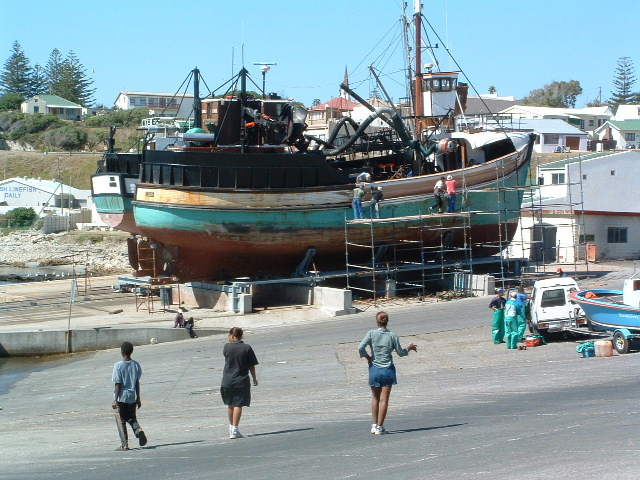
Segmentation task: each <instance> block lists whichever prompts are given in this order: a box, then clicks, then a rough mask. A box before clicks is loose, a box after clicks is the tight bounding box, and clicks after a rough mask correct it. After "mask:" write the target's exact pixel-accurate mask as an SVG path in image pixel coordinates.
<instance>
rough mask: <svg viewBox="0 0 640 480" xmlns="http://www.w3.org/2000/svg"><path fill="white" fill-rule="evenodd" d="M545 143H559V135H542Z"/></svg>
mask: <svg viewBox="0 0 640 480" xmlns="http://www.w3.org/2000/svg"><path fill="white" fill-rule="evenodd" d="M543 138H544V143H545V144H546V145H560V135H543Z"/></svg>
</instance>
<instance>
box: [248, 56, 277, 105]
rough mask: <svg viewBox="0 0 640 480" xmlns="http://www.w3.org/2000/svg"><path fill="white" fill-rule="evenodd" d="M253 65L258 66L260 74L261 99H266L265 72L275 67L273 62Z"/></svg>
mask: <svg viewBox="0 0 640 480" xmlns="http://www.w3.org/2000/svg"><path fill="white" fill-rule="evenodd" d="M253 64H254V65H260V71H261V72H262V98H267V91H266V90H265V88H266V86H265V85H266V81H267V72H268V71H269V70H271V67H273V66H275V65H277V63H275V62H253Z"/></svg>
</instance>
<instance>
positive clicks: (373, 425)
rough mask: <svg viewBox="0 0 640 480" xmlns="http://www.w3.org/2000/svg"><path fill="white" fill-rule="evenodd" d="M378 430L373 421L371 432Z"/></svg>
mask: <svg viewBox="0 0 640 480" xmlns="http://www.w3.org/2000/svg"><path fill="white" fill-rule="evenodd" d="M377 431H378V426H377V425H376V424H375V423H372V424H371V433H374V434H375V433H376V432H377Z"/></svg>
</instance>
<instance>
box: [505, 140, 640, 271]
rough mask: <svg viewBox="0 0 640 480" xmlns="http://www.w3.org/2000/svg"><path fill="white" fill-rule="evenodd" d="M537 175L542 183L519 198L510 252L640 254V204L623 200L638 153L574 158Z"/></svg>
mask: <svg viewBox="0 0 640 480" xmlns="http://www.w3.org/2000/svg"><path fill="white" fill-rule="evenodd" d="M538 176H539V177H541V178H543V179H544V180H543V182H544V184H543V185H540V186H539V188H538V189H537V191H536V192H534V195H533V197H532V198H531V199H528V200H525V201H524V202H523V206H522V219H521V222H520V224H519V226H518V231H517V232H516V234H515V236H514V239H515V241H514V242H513V243H512V245H511V246H510V247H509V250H510V254H512V255H514V256H521V257H524V258H528V259H529V260H530V261H532V262H543V263H555V262H559V263H573V262H574V261H581V260H584V259H585V256H587V255H589V256H590V257H592V258H591V259H592V260H616V259H637V258H640V203H638V202H633V201H629V196H630V194H631V192H635V189H636V187H635V184H636V183H637V180H636V179H637V178H638V177H639V176H640V152H638V151H634V150H630V151H626V152H618V153H614V154H593V155H590V156H587V157H574V158H571V159H567V160H562V161H558V162H553V163H550V164H546V165H542V166H540V167H539V169H538ZM520 240H522V241H520Z"/></svg>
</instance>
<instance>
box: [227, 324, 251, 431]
mask: <svg viewBox="0 0 640 480" xmlns="http://www.w3.org/2000/svg"><path fill="white" fill-rule="evenodd" d="M243 334H244V332H243V331H242V329H241V328H239V327H233V328H232V329H231V330H229V343H227V344H226V345H225V346H224V349H223V350H222V353H223V354H224V370H223V373H222V384H221V385H220V395H221V396H222V401H223V402H224V404H225V405H226V406H227V410H228V414H229V438H242V437H243V435H242V434H241V433H240V430H238V424H239V423H240V417H241V416H242V407H248V406H249V405H250V404H251V383H250V382H249V374H251V378H252V379H253V386H254V387H257V386H258V377H257V376H256V365H258V359H257V358H256V354H255V353H254V352H253V349H252V348H251V346H250V345H247V344H246V343H244V342H243V341H242V336H243Z"/></svg>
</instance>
